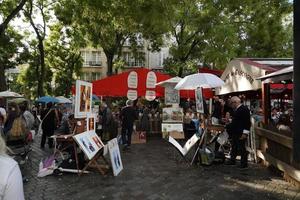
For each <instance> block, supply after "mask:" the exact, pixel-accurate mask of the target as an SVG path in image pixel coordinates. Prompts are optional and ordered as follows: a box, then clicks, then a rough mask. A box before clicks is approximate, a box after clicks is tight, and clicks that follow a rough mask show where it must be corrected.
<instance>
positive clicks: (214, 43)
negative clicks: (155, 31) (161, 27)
mask: <svg viewBox="0 0 300 200" xmlns="http://www.w3.org/2000/svg"><path fill="white" fill-rule="evenodd" d="M170 5H171V6H170V7H168V9H167V13H168V16H167V18H166V20H167V21H168V27H169V30H170V31H169V35H170V38H171V39H172V38H174V43H173V44H172V46H171V48H170V53H171V55H172V60H173V61H172V62H171V63H172V64H173V65H174V66H176V68H177V69H176V71H177V75H178V76H183V75H186V74H189V73H190V72H191V71H190V70H187V67H186V66H187V65H188V63H190V64H191V63H194V64H195V65H194V67H193V68H194V70H195V69H196V68H197V63H201V62H202V63H205V62H211V61H212V60H213V61H214V62H216V60H215V59H212V57H210V56H211V52H216V51H219V53H217V52H216V53H215V55H220V54H221V50H224V49H227V48H228V46H227V45H226V46H225V45H224V44H223V45H221V44H222V43H223V42H224V40H225V39H226V40H228V41H231V40H232V39H231V37H233V34H228V35H226V36H221V34H222V33H224V31H225V32H228V33H232V32H233V31H232V30H231V27H228V26H226V25H224V20H226V16H224V15H222V9H221V7H220V6H219V5H218V1H209V0H198V1H196V0H188V1H179V2H178V3H173V4H170ZM216 28H217V29H219V30H222V31H223V32H222V33H218V32H217V31H216ZM221 46H222V49H219V48H220V47H221ZM223 52H224V51H223ZM208 54H209V55H210V56H208ZM215 57H216V56H215ZM175 63H176V64H175Z"/></svg>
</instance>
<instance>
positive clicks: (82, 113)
mask: <svg viewBox="0 0 300 200" xmlns="http://www.w3.org/2000/svg"><path fill="white" fill-rule="evenodd" d="M92 88H93V85H92V83H89V82H85V81H80V80H77V81H76V98H75V118H85V117H86V116H87V114H88V113H91V112H92V92H93V90H92Z"/></svg>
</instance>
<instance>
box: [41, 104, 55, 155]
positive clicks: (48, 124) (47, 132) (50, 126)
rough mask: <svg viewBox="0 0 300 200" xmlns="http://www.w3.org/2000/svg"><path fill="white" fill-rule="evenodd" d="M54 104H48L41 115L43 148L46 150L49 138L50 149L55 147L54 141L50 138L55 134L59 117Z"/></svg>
mask: <svg viewBox="0 0 300 200" xmlns="http://www.w3.org/2000/svg"><path fill="white" fill-rule="evenodd" d="M52 105H53V104H52V102H49V103H47V108H46V109H45V110H43V111H42V113H41V119H42V121H41V123H42V125H41V127H42V130H43V133H42V140H41V148H42V149H43V148H45V143H46V139H47V138H48V145H49V148H52V147H53V139H52V138H50V137H51V136H52V135H53V134H54V130H55V128H56V121H55V120H57V115H56V112H55V109H53V108H52Z"/></svg>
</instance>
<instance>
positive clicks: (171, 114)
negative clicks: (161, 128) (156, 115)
mask: <svg viewBox="0 0 300 200" xmlns="http://www.w3.org/2000/svg"><path fill="white" fill-rule="evenodd" d="M162 118H163V119H162V121H163V122H166V123H167V122H183V110H182V108H179V107H171V108H163V114H162Z"/></svg>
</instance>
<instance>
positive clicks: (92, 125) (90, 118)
mask: <svg viewBox="0 0 300 200" xmlns="http://www.w3.org/2000/svg"><path fill="white" fill-rule="evenodd" d="M96 116H97V115H96V113H88V114H87V116H86V130H87V131H95V132H96Z"/></svg>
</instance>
